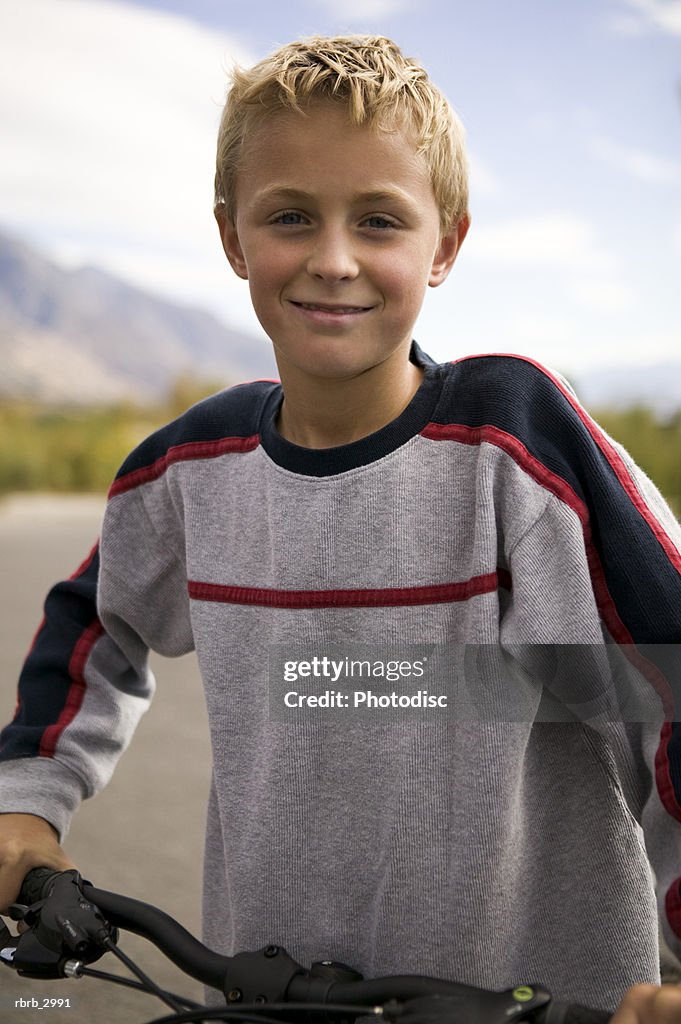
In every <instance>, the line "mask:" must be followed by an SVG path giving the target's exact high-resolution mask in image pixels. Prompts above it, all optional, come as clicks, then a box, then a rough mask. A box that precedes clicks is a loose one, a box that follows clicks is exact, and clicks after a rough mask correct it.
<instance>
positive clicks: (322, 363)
mask: <svg viewBox="0 0 681 1024" xmlns="http://www.w3.org/2000/svg"><path fill="white" fill-rule="evenodd" d="M395 355H396V353H395V352H394V351H392V352H368V351H367V350H366V348H362V349H360V350H357V349H356V348H355V347H354V346H352V345H349V344H347V343H344V344H338V343H336V344H334V345H325V344H324V340H321V341H320V344H319V345H311V346H306V347H305V351H304V352H302V351H301V352H299V353H295V356H294V357H292V356H291V355H290V354H287V353H282V352H278V351H277V349H276V347H275V359H276V361H277V366H278V367H279V373H280V375H281V378H282V381H285V378H286V377H287V376H292V375H295V376H296V377H304V378H308V379H314V380H317V381H328V382H329V383H331V382H334V381H336V382H339V383H340V382H342V381H349V380H354V379H355V378H357V377H361V376H363V375H364V374H365V373H368V372H370V371H371V370H373V369H376V368H378V367H380V366H381V365H382V364H383V363H385V362H386V361H387V360H389V359H390V357H391V356H395ZM408 358H409V349H408V348H407V349H406V354H405V361H407V360H408Z"/></svg>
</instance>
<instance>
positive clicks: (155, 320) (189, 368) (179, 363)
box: [0, 232, 278, 404]
mask: <svg viewBox="0 0 681 1024" xmlns="http://www.w3.org/2000/svg"><path fill="white" fill-rule="evenodd" d="M0 363H1V364H2V374H1V375H0V397H14V398H17V397H27V398H33V399H37V400H39V401H45V402H59V401H68V402H75V403H86V404H91V403H98V402H105V401H112V400H116V399H121V398H128V399H135V400H137V401H150V400H151V401H153V400H155V399H157V398H160V397H162V396H163V394H164V393H165V392H166V391H167V389H168V387H169V385H171V384H172V383H173V381H174V380H176V379H177V378H178V377H179V376H180V375H182V374H185V373H191V374H192V375H193V376H195V377H199V378H205V379H208V380H214V381H216V382H218V384H219V383H224V384H225V385H227V384H231V383H235V382H237V381H241V380H252V379H254V378H258V377H273V376H274V377H277V376H278V373H277V369H276V365H275V363H274V359H273V357H272V353H271V350H270V349H269V347H268V346H267V344H266V343H265V342H264V341H263V340H261V339H259V338H257V337H253V336H251V335H248V334H246V333H243V332H240V331H237V330H233V329H232V328H229V327H226V326H225V325H224V324H222V323H220V321H219V320H218V319H217V318H216V317H214V316H212V315H211V314H209V313H206V312H204V311H202V310H199V309H193V308H190V307H187V306H181V305H178V304H175V303H173V302H169V301H168V300H166V299H163V298H159V297H157V296H155V295H152V294H150V293H148V292H145V291H142V290H141V289H139V288H136V287H134V286H132V285H129V284H127V283H125V282H123V281H121V280H119V279H117V278H115V277H113V276H112V275H110V274H107V273H105V272H104V271H102V270H99V269H97V268H95V267H82V268H78V269H75V270H66V269H64V268H62V267H59V266H58V265H57V264H55V263H53V262H52V261H50V260H49V259H47V258H46V257H45V256H43V255H42V254H40V253H39V252H37V251H36V250H35V249H33V248H31V247H30V246H28V245H26V244H25V243H23V242H21V241H19V240H18V239H16V238H13V237H11V236H10V235H7V234H4V233H2V232H0Z"/></svg>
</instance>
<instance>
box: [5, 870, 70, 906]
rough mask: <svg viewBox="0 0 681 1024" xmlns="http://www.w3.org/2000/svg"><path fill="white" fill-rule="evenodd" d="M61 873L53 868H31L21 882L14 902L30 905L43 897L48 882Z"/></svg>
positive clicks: (46, 891)
mask: <svg viewBox="0 0 681 1024" xmlns="http://www.w3.org/2000/svg"><path fill="white" fill-rule="evenodd" d="M61 873H62V872H61V871H56V870H55V869H54V868H31V870H30V871H29V873H28V874H27V875H26V877H25V878H24V880H23V882H22V883H21V889H20V890H19V895H18V896H17V900H16V902H17V903H23V904H24V906H26V907H30V906H32V905H33V904H34V903H37V902H38V900H42V899H44V898H45V897H46V896H47V893H48V891H49V887H50V882H51V881H52V879H53V878H56V876H57V875H60V874H61Z"/></svg>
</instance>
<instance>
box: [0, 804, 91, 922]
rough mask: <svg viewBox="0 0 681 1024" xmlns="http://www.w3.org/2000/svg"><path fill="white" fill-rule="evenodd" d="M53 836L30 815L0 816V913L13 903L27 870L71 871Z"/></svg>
mask: <svg viewBox="0 0 681 1024" xmlns="http://www.w3.org/2000/svg"><path fill="white" fill-rule="evenodd" d="M75 866H76V865H75V864H74V863H73V862H72V861H70V860H69V859H68V857H67V856H66V854H65V853H64V851H63V850H62V848H61V846H60V845H59V839H58V837H57V833H56V832H55V830H54V829H53V828H52V826H51V825H50V824H49V823H48V822H47V821H45V819H44V818H38V817H36V815H34V814H0V914H5V913H7V908H8V907H9V905H10V904H11V903H14V901H15V900H16V898H17V896H18V895H19V890H20V889H21V883H22V882H23V880H24V878H25V877H26V875H27V874H28V872H29V871H30V870H31V868H40V867H46V868H55V869H56V870H57V871H67V870H68V869H69V868H75Z"/></svg>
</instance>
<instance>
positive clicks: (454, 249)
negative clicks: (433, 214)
mask: <svg viewBox="0 0 681 1024" xmlns="http://www.w3.org/2000/svg"><path fill="white" fill-rule="evenodd" d="M470 224H471V219H470V217H469V216H468V214H466V216H465V217H462V218H461V220H460V221H459V223H458V224H455V225H454V227H453V228H452V230H451V231H449V232H448V233H447V234H446V235H443V237H442V238H441V240H440V245H439V248H438V250H437V252H436V253H435V256H434V258H433V265H432V267H431V268H430V276H429V277H428V285H429V286H430V287H431V288H437V286H438V285H439V284H442V282H443V281H446V279H447V276H448V274H449V271H450V270H451V269H452V267H453V266H454V260H455V259H456V257H457V256H458V254H459V249H460V248H461V246H462V245H463V240H464V238H465V237H466V235H467V233H468V229H469V227H470Z"/></svg>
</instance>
